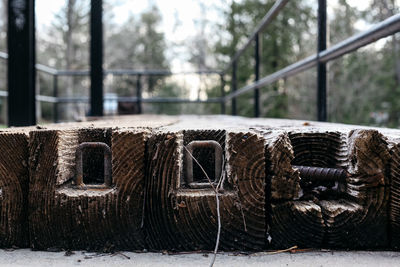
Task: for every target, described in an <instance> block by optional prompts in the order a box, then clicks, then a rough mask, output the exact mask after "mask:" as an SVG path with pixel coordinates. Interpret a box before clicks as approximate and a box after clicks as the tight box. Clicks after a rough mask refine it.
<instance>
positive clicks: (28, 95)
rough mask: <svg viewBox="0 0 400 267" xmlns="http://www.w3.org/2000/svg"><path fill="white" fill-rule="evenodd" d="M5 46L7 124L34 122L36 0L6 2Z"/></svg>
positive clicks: (15, 124) (32, 123)
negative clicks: (6, 48) (6, 27)
mask: <svg viewBox="0 0 400 267" xmlns="http://www.w3.org/2000/svg"><path fill="white" fill-rule="evenodd" d="M7 46H8V125H9V126H28V125H35V124H36V103H35V81H36V70H35V0H9V1H8V34H7Z"/></svg>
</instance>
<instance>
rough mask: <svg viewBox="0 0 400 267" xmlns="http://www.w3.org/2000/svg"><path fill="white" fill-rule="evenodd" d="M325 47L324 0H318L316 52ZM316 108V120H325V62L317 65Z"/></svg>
mask: <svg viewBox="0 0 400 267" xmlns="http://www.w3.org/2000/svg"><path fill="white" fill-rule="evenodd" d="M325 49H326V0H318V53H319V52H321V51H324V50H325ZM317 69H318V70H317V75H318V77H317V86H318V89H317V90H318V92H317V108H318V121H326V120H327V97H326V85H327V81H326V63H322V62H318V66H317Z"/></svg>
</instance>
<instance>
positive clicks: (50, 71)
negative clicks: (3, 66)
mask: <svg viewBox="0 0 400 267" xmlns="http://www.w3.org/2000/svg"><path fill="white" fill-rule="evenodd" d="M0 59H3V60H7V59H8V55H7V53H4V52H1V51H0ZM35 67H36V70H37V71H38V72H41V73H44V74H47V75H50V76H52V79H53V81H52V91H53V95H52V96H49V95H36V101H40V102H46V103H51V104H53V105H54V109H53V114H54V115H53V120H54V122H58V121H59V115H58V113H59V112H58V104H65V103H89V102H90V97H88V96H67V97H65V96H59V94H58V93H59V79H60V77H77V76H81V77H88V76H89V75H90V70H57V69H55V68H52V67H48V66H45V65H42V64H36V65H35ZM103 73H104V76H105V78H106V77H107V76H108V75H112V76H134V77H137V80H139V79H140V77H145V76H159V77H169V76H176V75H193V74H196V75H219V76H220V78H221V79H223V78H222V74H221V72H220V71H215V70H200V71H182V72H171V71H168V70H131V69H109V70H104V72H103ZM135 89H136V96H107V95H106V96H105V97H104V101H117V102H131V103H137V106H138V113H139V114H140V113H141V111H142V103H179V104H183V103H214V104H215V103H217V104H221V103H223V99H222V98H221V97H214V98H207V99H205V100H202V99H189V98H180V97H149V98H145V97H143V96H142V94H143V92H142V85H141V83H140V82H137V83H136V88H135ZM7 96H8V92H7V91H0V97H7Z"/></svg>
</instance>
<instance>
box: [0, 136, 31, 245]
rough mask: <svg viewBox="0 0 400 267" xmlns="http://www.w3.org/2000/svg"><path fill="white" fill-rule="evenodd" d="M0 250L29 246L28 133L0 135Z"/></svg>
mask: <svg viewBox="0 0 400 267" xmlns="http://www.w3.org/2000/svg"><path fill="white" fill-rule="evenodd" d="M0 147H1V154H0V247H2V248H5V247H26V246H27V245H28V231H27V230H28V213H27V208H28V205H27V204H28V202H27V199H28V198H27V197H28V183H29V175H28V134H27V130H26V129H23V128H19V129H15V130H14V129H13V130H6V131H1V132H0Z"/></svg>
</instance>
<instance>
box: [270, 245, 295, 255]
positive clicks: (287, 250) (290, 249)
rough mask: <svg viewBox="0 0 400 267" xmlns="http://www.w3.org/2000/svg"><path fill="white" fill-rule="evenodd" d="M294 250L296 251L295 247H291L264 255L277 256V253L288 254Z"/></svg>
mask: <svg viewBox="0 0 400 267" xmlns="http://www.w3.org/2000/svg"><path fill="white" fill-rule="evenodd" d="M294 249H297V246H293V247H290V248H287V249H280V250H275V251H270V252H267V253H265V254H266V255H273V254H279V253H284V252H289V251H292V250H294Z"/></svg>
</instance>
